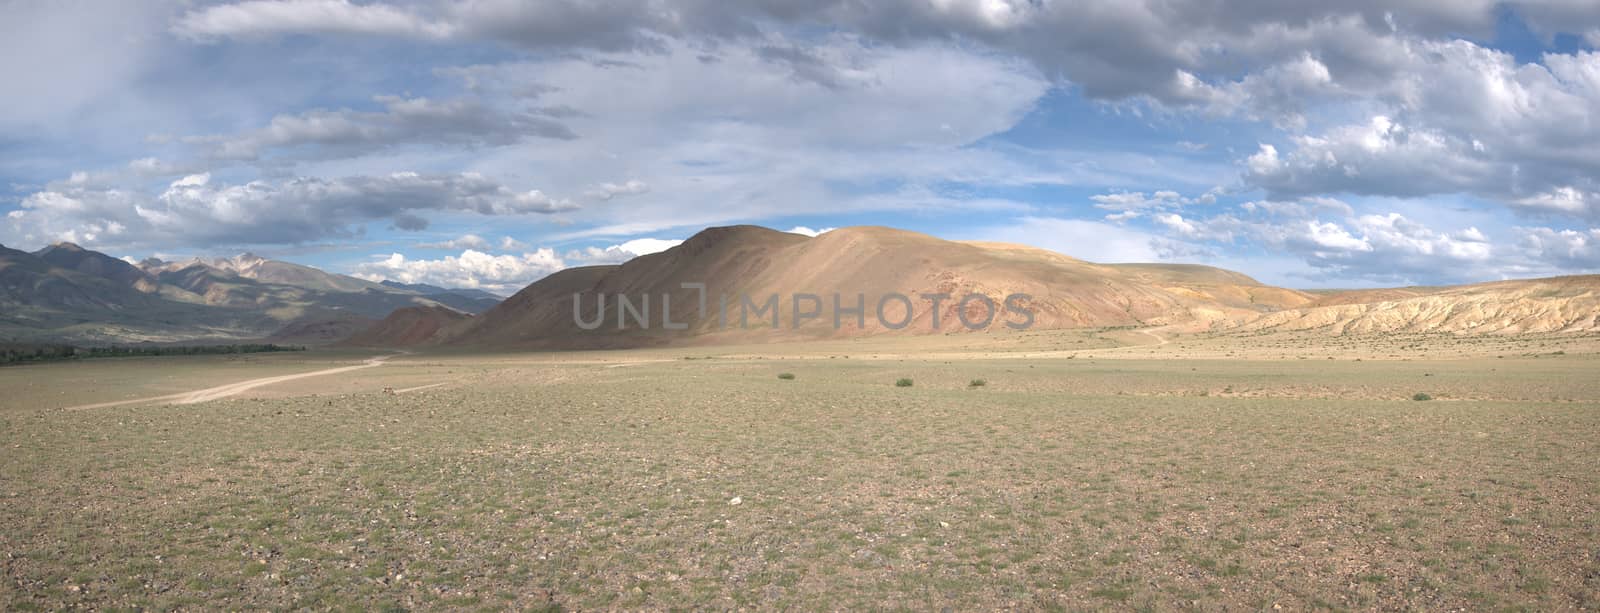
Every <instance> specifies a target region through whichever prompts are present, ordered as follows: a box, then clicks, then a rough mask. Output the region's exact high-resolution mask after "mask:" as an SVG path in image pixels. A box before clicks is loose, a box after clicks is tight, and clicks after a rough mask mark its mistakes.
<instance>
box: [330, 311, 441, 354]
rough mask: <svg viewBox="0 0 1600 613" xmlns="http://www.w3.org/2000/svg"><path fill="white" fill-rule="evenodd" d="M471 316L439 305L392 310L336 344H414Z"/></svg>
mask: <svg viewBox="0 0 1600 613" xmlns="http://www.w3.org/2000/svg"><path fill="white" fill-rule="evenodd" d="M470 319H472V316H471V315H468V314H466V313H462V312H460V311H457V310H454V309H450V308H446V307H442V306H415V307H405V308H401V309H395V311H394V312H393V313H390V314H389V316H388V317H385V318H383V319H382V320H380V321H378V323H375V324H372V326H371V327H368V328H367V329H365V330H362V331H360V332H357V333H355V334H354V335H351V336H350V338H347V339H345V340H344V341H343V342H341V343H339V344H340V345H345V346H353V347H415V346H418V345H428V344H432V343H434V342H436V341H438V340H439V334H440V332H441V331H443V330H445V329H447V328H450V327H451V326H455V325H458V324H461V323H462V322H466V321H468V320H470Z"/></svg>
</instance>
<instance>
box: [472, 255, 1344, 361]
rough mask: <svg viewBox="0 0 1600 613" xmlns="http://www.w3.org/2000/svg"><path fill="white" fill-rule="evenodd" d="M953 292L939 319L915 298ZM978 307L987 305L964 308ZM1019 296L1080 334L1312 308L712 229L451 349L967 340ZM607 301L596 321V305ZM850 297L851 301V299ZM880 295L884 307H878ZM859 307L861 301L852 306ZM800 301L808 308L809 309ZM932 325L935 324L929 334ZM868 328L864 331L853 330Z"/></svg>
mask: <svg viewBox="0 0 1600 613" xmlns="http://www.w3.org/2000/svg"><path fill="white" fill-rule="evenodd" d="M696 282H699V283H705V284H706V286H707V291H706V293H707V295H708V309H707V310H708V311H709V312H710V313H708V315H709V316H707V317H694V315H695V312H696V311H697V309H698V303H699V292H698V291H697V290H694V289H684V288H683V287H682V284H683V283H696ZM894 293H898V294H900V295H903V296H906V297H909V298H911V299H912V300H913V309H912V310H913V313H912V314H911V315H912V316H911V319H910V321H909V323H908V325H906V326H905V327H904V329H903V330H896V329H892V327H891V326H888V325H885V324H884V322H882V321H879V320H878V317H877V315H876V307H877V305H878V304H879V302H880V300H890V301H889V302H886V303H885V304H887V305H888V306H889V308H888V309H887V311H886V315H887V319H888V321H889V322H890V323H898V320H901V319H903V318H904V317H903V316H904V314H905V313H904V306H902V305H903V303H901V302H894V301H892V300H893V297H892V296H889V295H890V294H894ZM573 294H578V295H579V296H580V300H581V303H582V304H583V305H584V308H585V310H583V311H582V314H583V316H584V317H592V316H593V315H594V314H595V313H597V312H599V313H603V317H602V325H601V326H600V327H599V329H596V330H593V331H585V330H582V329H580V328H579V327H578V325H577V324H576V323H574V321H573V313H572V308H573V306H572V301H573V298H572V296H573ZM795 294H815V295H817V296H819V297H820V298H821V300H820V302H821V304H820V305H818V306H819V308H818V309H817V311H818V312H817V317H815V318H814V319H810V320H807V321H805V322H803V323H802V324H801V325H800V326H798V327H796V326H795V325H794V322H793V321H792V319H793V311H794V309H793V308H792V306H793V305H792V304H791V303H792V300H793V299H794V295H795ZM835 294H838V295H839V296H840V304H839V305H838V306H839V307H841V308H842V309H849V308H851V307H854V306H855V305H857V304H861V305H863V306H865V307H866V313H865V315H864V317H861V318H859V319H864V320H865V321H864V322H861V321H859V320H858V318H857V316H855V315H854V314H851V313H847V312H843V311H841V313H840V316H841V317H840V319H841V324H842V325H841V327H840V328H838V329H835V327H834V325H833V321H834V306H835V305H834V304H833V303H832V301H833V297H834V295H835ZM922 294H949V295H950V296H951V299H949V300H945V301H943V303H942V304H941V305H940V306H939V308H938V309H934V308H932V305H931V303H930V302H928V301H923V300H921V299H920V298H919V297H920V296H921V295H922ZM970 294H979V295H982V296H983V297H986V298H987V299H988V300H989V301H990V302H991V303H992V304H994V305H995V306H996V311H1000V312H997V313H996V314H995V316H994V317H992V318H988V321H987V323H984V320H985V316H986V315H987V314H988V309H987V308H985V307H984V306H983V303H982V302H981V301H970V302H969V303H968V304H966V308H965V310H964V311H963V310H962V304H961V303H960V302H959V301H960V300H961V299H962V298H963V297H966V296H968V295H970ZM1012 294H1026V295H1028V296H1030V297H1031V298H1030V299H1027V300H1019V301H1018V303H1017V306H1019V307H1027V308H1029V309H1031V311H1032V313H1033V317H1034V322H1033V326H1034V327H1038V328H1077V327H1103V326H1143V325H1165V324H1180V323H1195V322H1201V323H1208V322H1219V321H1231V320H1243V319H1249V318H1253V317H1257V316H1259V315H1261V314H1263V313H1268V312H1275V311H1279V310H1282V309H1286V308H1294V307H1299V306H1303V305H1305V304H1309V303H1310V302H1312V300H1313V299H1314V298H1313V297H1312V296H1311V295H1309V294H1306V293H1303V292H1298V291H1295V290H1287V289H1282V288H1276V287H1270V286H1266V285H1263V284H1261V283H1259V282H1257V281H1256V280H1254V279H1251V278H1250V277H1248V276H1245V275H1242V274H1239V273H1235V272H1231V271H1226V270H1222V269H1217V268H1212V267H1207V266H1179V265H1153V264H1136V265H1103V264H1094V263H1091V262H1085V261H1083V260H1078V259H1074V258H1070V257H1067V256H1064V255H1061V254H1058V253H1054V252H1050V251H1046V250H1042V249H1036V248H1031V247H1024V246H1020V245H1009V244H996V243H964V242H953V241H946V240H941V239H938V238H934V237H931V236H927V235H924V234H918V233H915V232H907V231H904V230H896V229H892V228H882V227H856V228H842V229H839V230H834V231H832V232H828V233H826V234H822V235H819V236H817V237H815V238H807V237H805V236H801V235H797V234H790V233H785V232H777V231H774V230H769V229H766V228H760V227H755V226H733V227H725V228H710V229H707V230H705V231H703V232H700V233H699V234H696V235H695V236H693V237H691V238H690V239H689V240H686V241H684V243H683V244H681V245H679V246H677V247H674V248H671V249H668V250H666V251H662V252H660V253H655V254H651V255H646V256H641V257H638V258H635V259H633V260H630V261H628V262H626V263H624V264H621V265H617V266H596V267H589V268H582V269H570V270H567V271H562V273H557V274H555V275H551V276H550V277H547V278H545V279H544V280H541V281H539V282H537V283H534V284H533V285H531V286H529V287H528V288H526V289H524V290H523V291H521V292H519V293H518V294H516V295H514V296H512V297H511V298H509V299H507V300H506V301H505V302H503V303H501V304H500V305H499V306H497V307H495V308H493V309H490V310H489V311H488V312H485V313H484V314H483V315H482V316H480V317H478V318H477V319H475V320H474V321H473V322H472V323H471V324H470V325H467V326H465V327H464V328H463V329H462V330H460V331H459V332H458V333H453V334H451V335H450V338H448V339H446V340H445V343H446V344H448V345H452V346H485V347H496V346H529V347H555V348H562V347H624V346H638V345H652V344H665V343H672V342H682V341H684V340H686V339H689V340H693V341H696V342H720V341H750V340H785V339H804V338H819V337H848V336H862V335H875V334H888V333H895V334H900V333H914V334H931V333H939V332H964V331H968V328H967V327H965V326H964V325H962V324H960V323H958V322H959V321H960V320H959V319H958V318H959V317H960V316H961V315H963V314H964V315H966V316H967V319H968V320H969V321H971V322H973V323H975V324H980V323H981V324H983V325H981V326H977V328H978V329H981V330H998V329H1003V328H1004V326H1005V324H1006V322H1007V321H1011V322H1013V323H1015V322H1018V321H1020V320H1019V318H1017V317H1015V316H1010V317H1008V316H1009V315H1011V314H1010V313H1007V312H1004V309H1005V307H1004V305H1005V301H1006V298H1007V296H1010V295H1012ZM601 295H605V296H606V297H607V299H608V302H607V303H606V305H605V310H604V311H603V312H602V311H596V310H595V306H596V304H597V302H598V301H599V296H601ZM618 295H626V296H628V297H630V299H631V300H632V301H634V302H635V303H637V302H639V301H641V300H642V297H643V296H647V295H648V296H650V298H651V300H652V301H653V303H654V304H655V305H656V310H655V311H652V312H651V313H650V316H651V320H652V325H651V326H650V328H649V329H643V328H641V327H639V326H637V325H636V324H635V323H634V322H633V320H631V319H630V320H629V321H628V325H626V326H623V327H622V329H619V328H618V326H617V324H616V322H617V320H618V315H619V313H618V310H619V307H618V304H617V300H616V296H618ZM746 295H748V296H751V297H752V299H753V301H754V302H755V303H756V304H757V305H760V304H762V303H764V302H765V300H766V299H767V297H768V296H771V295H777V296H779V301H780V305H779V310H780V311H781V313H780V317H779V325H778V328H776V329H772V328H771V327H770V319H766V321H767V322H768V326H767V327H765V328H764V329H759V330H757V329H741V328H740V327H739V324H738V320H739V315H740V313H741V312H742V310H743V309H742V308H741V302H740V301H741V300H742V297H743V296H746ZM663 296H666V297H668V298H666V299H665V301H666V302H670V304H671V306H672V308H673V310H674V320H675V321H682V322H685V323H687V324H688V326H689V327H688V329H687V330H682V331H677V330H665V329H662V327H661V325H660V324H661V322H660V306H659V305H660V304H661V303H662V302H663V301H664V300H663V298H662V297H663ZM722 296H726V297H727V298H728V300H729V304H730V308H729V310H730V314H729V320H730V321H729V323H730V326H729V327H728V328H724V327H723V326H722V325H720V323H719V321H718V320H719V316H718V312H719V311H720V308H719V307H718V306H717V305H718V304H719V303H720V297H722ZM858 296H859V299H858ZM885 296H889V298H885ZM858 300H859V302H858ZM809 307H810V303H809V301H808V302H807V304H806V310H809ZM935 318H937V319H938V320H939V321H940V322H941V325H940V326H939V327H938V328H937V329H936V328H935V326H934V325H933V321H934V319H935ZM860 323H864V324H865V325H858V324H860Z"/></svg>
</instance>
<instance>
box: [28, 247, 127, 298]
mask: <svg viewBox="0 0 1600 613" xmlns="http://www.w3.org/2000/svg"><path fill="white" fill-rule="evenodd" d="M33 255H34V257H37V258H39V259H41V260H44V261H45V262H47V263H49V264H50V265H52V266H55V267H57V268H65V269H67V270H75V271H78V272H81V273H84V274H89V275H94V276H97V277H101V278H105V279H110V280H112V281H115V282H117V283H121V284H123V285H126V286H128V287H131V288H134V289H137V290H139V291H141V292H145V293H151V292H154V291H156V288H157V286H158V284H157V282H156V280H155V278H154V277H151V276H150V275H149V274H148V273H146V272H145V271H143V270H140V269H139V267H137V266H134V265H132V264H129V263H127V262H124V261H122V260H119V259H117V258H114V257H111V256H109V255H106V254H103V253H100V252H98V251H89V250H88V249H84V248H83V247H79V246H77V245H74V244H72V243H65V242H63V243H55V244H53V245H50V246H49V247H45V248H44V249H40V250H38V251H35V252H34V253H33Z"/></svg>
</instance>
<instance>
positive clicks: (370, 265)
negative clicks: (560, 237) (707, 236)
mask: <svg viewBox="0 0 1600 613" xmlns="http://www.w3.org/2000/svg"><path fill="white" fill-rule="evenodd" d="M682 243H683V241H681V240H667V239H659V238H637V239H633V240H630V241H626V242H623V243H619V244H615V245H610V246H606V247H589V248H586V249H576V250H572V251H568V252H567V253H565V254H558V253H557V252H556V251H555V250H554V249H550V248H539V249H535V250H532V251H524V252H523V253H521V254H515V255H513V254H505V255H493V254H490V253H485V251H487V250H488V246H489V244H490V243H489V241H487V240H485V239H483V238H481V237H478V236H474V235H470V234H469V235H466V236H463V237H461V238H459V239H456V240H454V241H449V242H447V243H441V244H438V245H437V246H438V247H440V248H443V247H444V246H445V245H451V244H456V245H460V246H462V247H464V248H465V249H464V250H463V251H462V252H461V255H459V256H445V257H443V258H440V259H432V260H430V259H414V258H408V257H406V256H405V255H404V254H399V253H392V254H389V255H388V256H386V257H385V256H379V259H376V260H375V261H372V262H364V263H362V264H359V265H357V266H356V268H355V270H354V272H353V273H352V274H353V275H354V276H356V277H360V278H362V279H367V280H370V281H382V280H385V279H388V280H391V281H400V282H402V283H428V284H432V285H439V286H442V287H463V288H478V289H483V290H487V291H491V292H498V293H507V294H509V293H514V292H516V291H517V290H520V289H522V288H523V287H525V286H527V285H528V284H530V283H533V282H535V281H538V280H539V279H542V278H544V277H545V276H547V275H549V274H550V273H553V272H556V271H559V270H562V269H564V268H567V267H569V266H593V265H597V264H620V263H622V262H626V261H628V260H631V259H633V258H635V257H638V256H641V255H647V254H651V253H657V252H661V251H665V250H667V249H671V248H673V247H676V246H678V245H680V244H682ZM474 245H477V246H479V247H481V248H479V247H474ZM500 246H501V247H502V248H503V249H511V248H513V247H516V248H521V249H526V248H527V245H524V244H523V243H521V242H519V241H516V240H514V239H512V238H510V237H505V238H503V239H502V240H501V241H500Z"/></svg>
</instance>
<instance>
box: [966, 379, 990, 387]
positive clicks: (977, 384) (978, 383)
mask: <svg viewBox="0 0 1600 613" xmlns="http://www.w3.org/2000/svg"><path fill="white" fill-rule="evenodd" d="M988 384H989V382H988V381H984V380H983V379H973V380H972V382H971V383H968V384H967V387H983V386H985V385H988Z"/></svg>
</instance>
